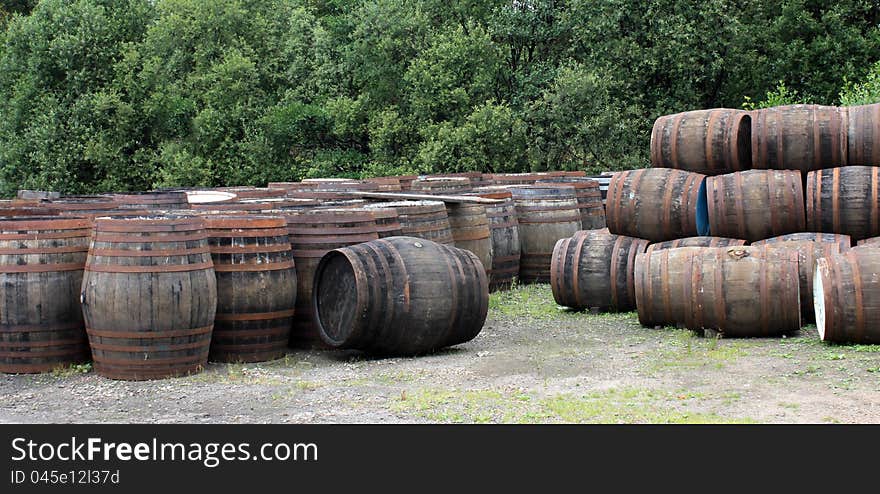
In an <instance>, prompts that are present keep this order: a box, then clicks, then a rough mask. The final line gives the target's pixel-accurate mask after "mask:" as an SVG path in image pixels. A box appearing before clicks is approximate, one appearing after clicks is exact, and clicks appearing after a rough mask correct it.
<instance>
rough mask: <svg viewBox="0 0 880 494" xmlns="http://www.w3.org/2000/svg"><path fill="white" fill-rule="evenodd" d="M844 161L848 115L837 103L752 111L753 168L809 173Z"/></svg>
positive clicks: (845, 156)
mask: <svg viewBox="0 0 880 494" xmlns="http://www.w3.org/2000/svg"><path fill="white" fill-rule="evenodd" d="M846 164H847V117H846V111H845V110H844V109H841V108H838V107H836V106H820V105H786V106H776V107H773V108H764V109H762V110H755V111H754V112H752V167H753V168H757V169H773V170H799V171H802V172H808V171H810V170H819V169H822V168H828V167H834V166H845V165H846Z"/></svg>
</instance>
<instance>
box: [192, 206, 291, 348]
mask: <svg viewBox="0 0 880 494" xmlns="http://www.w3.org/2000/svg"><path fill="white" fill-rule="evenodd" d="M205 223H206V226H207V229H208V230H207V231H208V243H209V245H210V250H211V258H212V259H213V261H214V271H215V273H216V274H217V315H216V317H215V319H214V321H215V322H214V336H213V338H212V339H211V351H210V355H209V357H210V360H212V361H215V362H262V361H265V360H272V359H276V358H279V357H282V356H284V354H285V353H286V352H287V344H288V341H289V340H290V329H291V326H292V324H293V313H294V307H295V303H296V269H295V267H294V264H293V255H292V254H291V251H290V239H289V238H288V236H287V222H286V221H285V220H284V218H282V217H280V216H255V215H254V216H229V215H210V216H206V217H205Z"/></svg>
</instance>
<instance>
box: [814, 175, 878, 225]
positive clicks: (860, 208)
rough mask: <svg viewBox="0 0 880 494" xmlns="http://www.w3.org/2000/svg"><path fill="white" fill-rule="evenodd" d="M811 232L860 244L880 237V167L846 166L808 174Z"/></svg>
mask: <svg viewBox="0 0 880 494" xmlns="http://www.w3.org/2000/svg"><path fill="white" fill-rule="evenodd" d="M807 228H808V229H809V230H813V231H817V232H826V233H842V234H845V235H849V236H850V237H852V239H853V240H856V241H859V240H862V239H865V238H868V237H876V236H878V235H880V167H875V166H845V167H841V168H832V169H829V170H816V171H813V172H810V173H809V174H807Z"/></svg>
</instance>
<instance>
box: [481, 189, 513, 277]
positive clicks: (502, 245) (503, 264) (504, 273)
mask: <svg viewBox="0 0 880 494" xmlns="http://www.w3.org/2000/svg"><path fill="white" fill-rule="evenodd" d="M471 194H473V195H476V196H479V197H484V198H487V199H496V200H500V201H503V202H500V203H497V204H486V205H485V207H486V218H488V220H489V231H490V235H491V239H492V267H491V268H490V269H489V270H488V271H487V274H488V275H489V291H490V292H494V291H498V290H505V289H508V288H510V286H511V285H512V284H513V281H514V280H515V279H516V277H517V276H518V275H519V258H520V254H521V250H520V249H521V247H520V239H519V221H518V220H517V215H516V205H515V204H514V202H513V196H512V194H511V193H510V191H508V190H506V189H493V188H488V189H487V188H480V189H475V190H474V192H472V193H471Z"/></svg>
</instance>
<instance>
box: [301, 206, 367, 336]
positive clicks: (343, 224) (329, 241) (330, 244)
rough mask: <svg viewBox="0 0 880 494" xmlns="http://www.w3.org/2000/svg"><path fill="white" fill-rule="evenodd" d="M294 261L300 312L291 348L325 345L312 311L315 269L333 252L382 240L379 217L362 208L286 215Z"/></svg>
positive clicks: (320, 210) (311, 211) (317, 210)
mask: <svg viewBox="0 0 880 494" xmlns="http://www.w3.org/2000/svg"><path fill="white" fill-rule="evenodd" d="M285 219H286V220H287V230H288V235H289V236H290V244H291V248H292V249H293V258H294V261H295V262H296V279H297V292H296V313H295V314H294V319H293V330H292V332H291V338H290V342H291V345H293V346H296V347H312V346H321V345H322V343H321V338H320V335H319V332H318V326H317V320H316V318H315V314H314V312H313V311H312V302H311V300H312V290H313V287H314V278H315V269H316V268H317V267H318V263H319V262H320V261H321V258H322V257H324V255H325V254H327V252H330V251H331V250H333V249H337V248H341V247H348V246H350V245H354V244H359V243H361V242H369V241H371V240H378V239H379V232H378V230H379V227H378V226H377V225H376V218H375V216H373V214H372V213H371V212H369V211H365V210H359V209H315V210H310V211H300V210H291V211H287V212H285Z"/></svg>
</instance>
